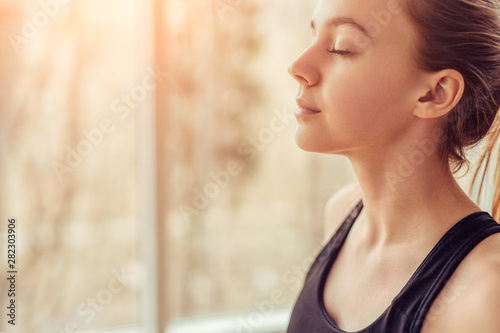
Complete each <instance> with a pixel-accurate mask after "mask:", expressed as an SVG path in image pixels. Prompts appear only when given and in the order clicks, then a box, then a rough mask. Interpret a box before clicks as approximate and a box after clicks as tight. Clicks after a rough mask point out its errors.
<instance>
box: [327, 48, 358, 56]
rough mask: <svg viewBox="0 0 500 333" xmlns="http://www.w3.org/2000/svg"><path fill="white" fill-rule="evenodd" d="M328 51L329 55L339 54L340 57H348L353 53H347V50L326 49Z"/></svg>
mask: <svg viewBox="0 0 500 333" xmlns="http://www.w3.org/2000/svg"><path fill="white" fill-rule="evenodd" d="M326 51H327V52H328V53H333V54H338V55H340V56H348V55H351V54H352V52H351V51H346V50H328V49H326Z"/></svg>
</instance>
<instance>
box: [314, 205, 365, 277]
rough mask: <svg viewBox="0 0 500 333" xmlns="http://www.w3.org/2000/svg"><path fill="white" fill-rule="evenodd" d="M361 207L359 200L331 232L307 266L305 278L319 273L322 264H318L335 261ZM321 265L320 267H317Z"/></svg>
mask: <svg viewBox="0 0 500 333" xmlns="http://www.w3.org/2000/svg"><path fill="white" fill-rule="evenodd" d="M362 209H363V201H362V200H359V201H358V203H357V204H356V206H354V208H353V209H352V210H351V212H350V213H349V215H347V217H346V218H345V219H344V221H343V222H342V224H341V225H340V227H339V228H338V229H337V231H336V232H335V233H334V234H333V236H332V237H331V238H330V240H329V241H328V243H327V244H326V245H325V246H324V247H323V249H322V250H321V252H319V254H318V255H317V256H316V259H315V260H314V262H313V263H312V265H311V267H310V268H309V271H308V273H307V275H306V278H305V279H306V280H307V279H308V278H309V277H310V276H311V275H313V274H321V273H322V269H323V265H320V264H325V263H327V262H329V261H331V262H333V261H335V259H336V257H337V255H338V252H339V250H340V248H341V247H342V245H343V244H344V242H345V240H346V238H347V235H348V234H349V231H350V230H351V227H352V225H353V224H354V221H355V220H356V218H357V217H358V215H359V214H360V213H361V210H362ZM320 266H321V269H319V267H320Z"/></svg>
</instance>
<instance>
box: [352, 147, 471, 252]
mask: <svg viewBox="0 0 500 333" xmlns="http://www.w3.org/2000/svg"><path fill="white" fill-rule="evenodd" d="M382 156H383V155H381V154H373V155H372V156H368V157H367V156H364V157H363V158H360V157H357V158H355V157H349V159H350V160H351V163H352V165H353V167H354V170H355V172H356V175H357V177H358V179H359V182H360V185H361V188H362V192H363V195H362V199H363V206H364V207H363V211H362V214H361V215H362V216H361V215H360V219H361V220H364V222H363V223H360V225H361V226H360V228H361V232H362V234H363V238H365V242H364V244H365V245H366V246H367V247H370V248H377V247H386V246H388V245H395V244H400V243H401V244H403V243H405V244H408V243H411V242H420V241H424V242H427V241H428V242H431V243H432V242H435V238H436V237H438V236H437V235H443V234H444V233H445V232H446V231H447V230H448V229H449V228H451V227H452V226H453V225H454V224H455V223H456V222H458V221H459V220H460V219H462V218H463V217H465V216H467V215H469V214H471V213H473V212H476V211H480V209H479V207H477V206H476V205H475V204H474V202H472V201H471V200H470V199H469V197H468V196H467V195H466V194H465V193H464V192H463V191H462V189H461V188H460V186H459V185H458V184H457V182H456V180H455V178H454V177H453V174H452V173H451V171H450V168H449V167H448V166H442V163H441V162H440V161H439V158H438V156H437V154H435V155H426V156H424V155H423V154H421V155H420V156H417V154H416V151H413V152H412V153H410V154H398V157H396V158H394V157H395V156H392V157H388V156H384V157H385V160H384V158H382ZM423 156H424V157H423ZM418 157H420V158H418ZM422 157H423V158H422ZM389 161H392V162H389ZM393 161H396V162H395V163H394V162H393ZM433 236H435V237H433Z"/></svg>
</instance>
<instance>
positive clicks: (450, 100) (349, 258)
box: [288, 0, 500, 333]
mask: <svg viewBox="0 0 500 333" xmlns="http://www.w3.org/2000/svg"><path fill="white" fill-rule="evenodd" d="M499 8H500V1H498V0H389V1H387V0H370V1H366V0H321V1H320V3H319V5H318V7H317V10H316V12H315V14H314V15H313V18H312V22H311V27H312V31H313V35H314V39H313V41H312V43H311V45H310V46H309V47H308V48H307V49H306V50H305V51H304V52H303V53H302V54H301V55H300V56H299V57H298V58H297V59H296V60H295V61H294V62H293V63H292V64H291V66H290V69H289V71H290V74H291V75H292V76H293V78H294V79H295V80H296V81H297V82H298V83H299V87H300V89H299V94H298V97H297V104H298V106H299V109H298V111H297V112H296V118H297V120H298V129H297V133H296V141H297V144H298V145H299V146H300V147H301V148H302V149H304V150H306V151H313V152H320V153H329V154H340V155H343V156H346V157H347V158H348V159H349V160H350V162H351V163H352V166H353V168H354V170H355V172H356V175H357V178H358V180H359V184H355V185H353V186H350V187H348V188H345V189H343V190H341V191H339V192H338V193H336V194H335V195H334V196H333V197H332V198H331V200H330V201H329V203H328V204H327V208H326V230H327V231H328V235H329V236H328V237H329V242H328V243H327V245H326V246H325V247H324V248H323V250H322V251H321V252H320V254H319V255H318V256H317V258H316V260H315V262H314V263H313V264H312V266H311V268H310V270H309V272H308V274H307V276H306V279H305V282H304V286H303V290H302V292H301V293H300V295H299V297H298V299H297V301H296V304H295V307H294V310H293V313H292V316H291V319H290V323H289V327H288V333H316V332H359V333H362V332H363V333H365V332H373V333H399V332H411V333H417V332H423V333H438V332H439V333H447V332H449V333H495V332H500V225H499V224H498V223H497V222H496V221H495V220H494V219H493V217H492V216H491V215H490V214H488V213H487V212H484V211H482V210H481V209H480V208H479V207H478V206H477V205H476V204H475V203H474V202H473V201H472V200H471V199H469V197H468V196H467V195H466V194H465V193H464V192H463V191H462V190H461V188H460V187H459V186H458V184H457V182H456V181H455V178H454V173H455V172H456V171H457V170H458V169H460V167H461V166H463V165H467V161H466V159H465V156H464V150H465V149H466V148H469V147H471V146H473V145H475V144H477V143H478V142H479V141H481V140H482V139H483V138H485V136H488V137H489V139H488V140H489V143H488V151H487V153H486V154H485V155H484V158H483V161H485V162H489V161H490V159H491V156H490V155H491V152H492V151H493V149H494V147H495V145H494V143H495V142H496V139H497V137H498V130H497V131H494V130H493V128H494V127H495V126H494V124H498V120H497V121H495V119H496V117H497V110H498V109H499V105H500V14H499ZM488 132H489V134H488ZM498 171H499V170H497V178H496V179H497V180H498V178H499V177H498ZM483 182H484V179H483ZM499 201H500V200H499V196H498V192H497V195H496V196H495V201H494V209H493V212H494V213H493V215H494V216H495V218H496V219H498V218H499V213H500V212H499V209H498V206H499V204H500V202H499Z"/></svg>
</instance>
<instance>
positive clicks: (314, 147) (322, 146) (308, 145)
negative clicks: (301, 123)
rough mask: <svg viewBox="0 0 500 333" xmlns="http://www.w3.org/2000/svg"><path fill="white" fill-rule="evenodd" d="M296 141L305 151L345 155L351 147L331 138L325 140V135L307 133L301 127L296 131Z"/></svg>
mask: <svg viewBox="0 0 500 333" xmlns="http://www.w3.org/2000/svg"><path fill="white" fill-rule="evenodd" d="M295 143H296V144H297V146H298V147H299V148H300V149H302V150H304V151H307V152H311V153H320V154H330V155H342V156H345V153H347V151H349V148H350V147H345V145H340V144H339V143H337V144H336V143H334V142H331V140H325V137H324V136H318V135H312V133H307V132H306V131H303V130H301V129H300V128H298V129H297V132H296V133H295Z"/></svg>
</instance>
